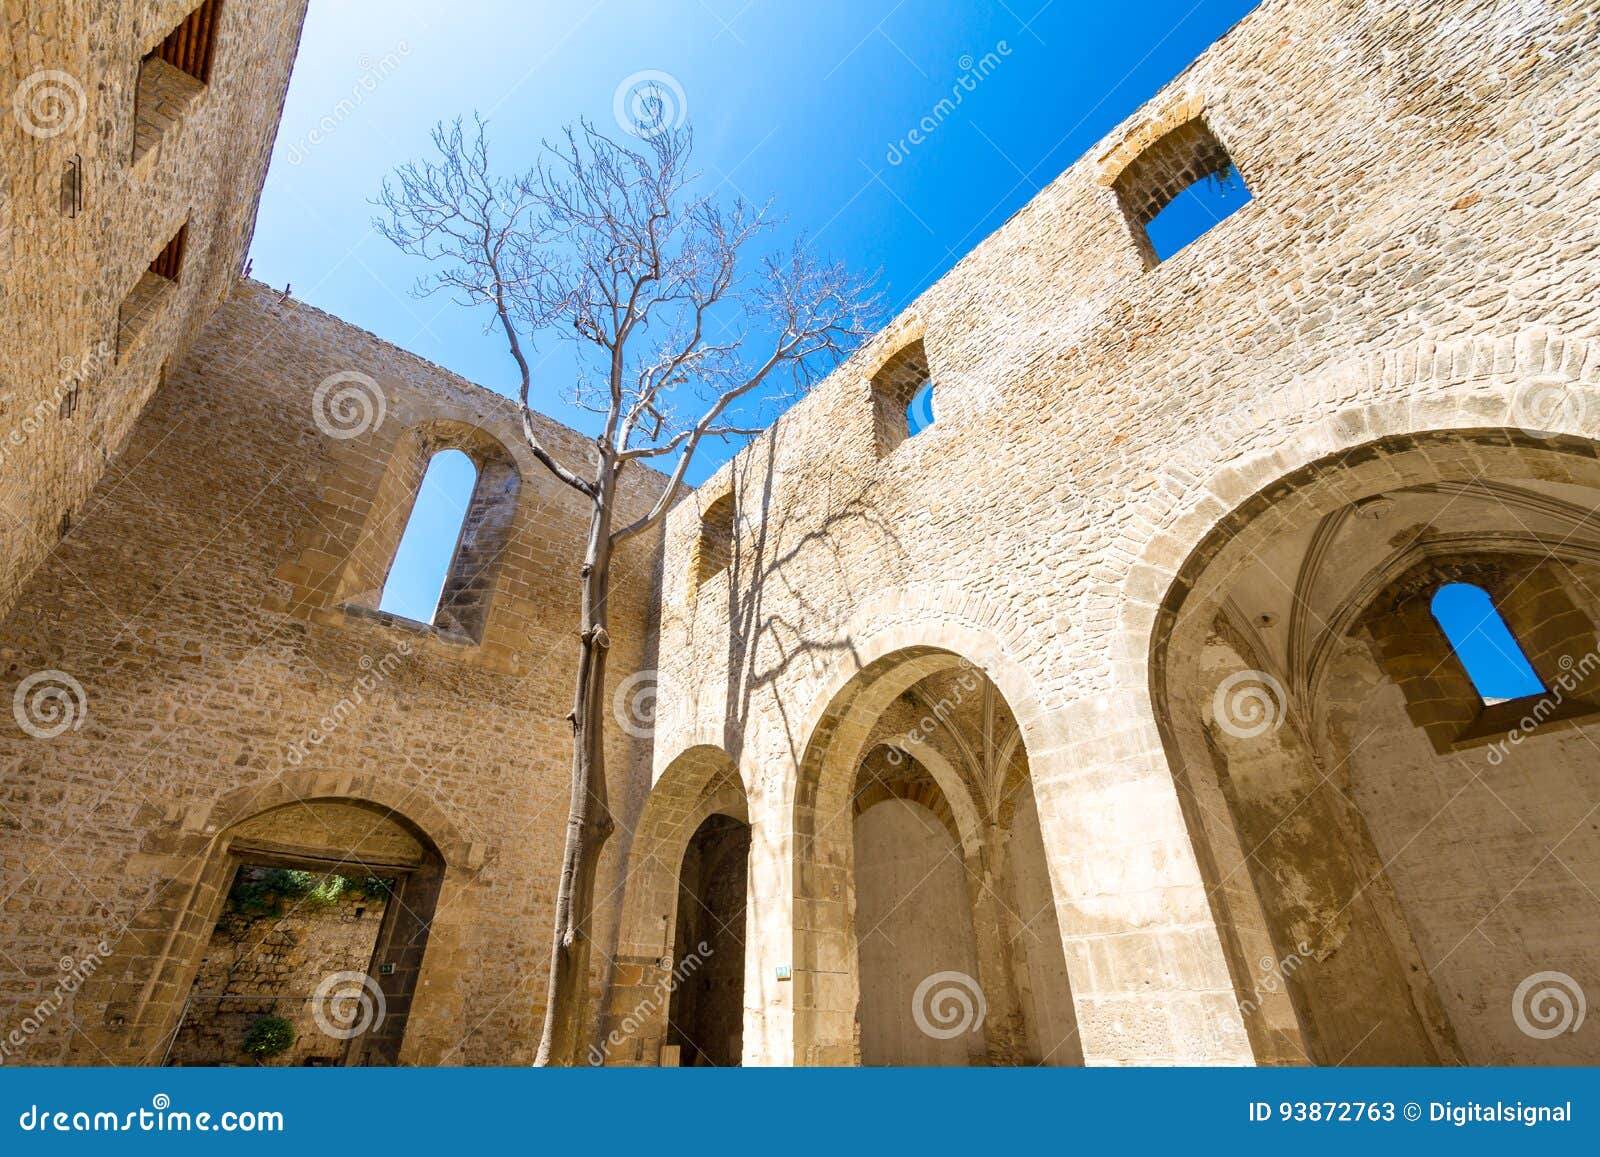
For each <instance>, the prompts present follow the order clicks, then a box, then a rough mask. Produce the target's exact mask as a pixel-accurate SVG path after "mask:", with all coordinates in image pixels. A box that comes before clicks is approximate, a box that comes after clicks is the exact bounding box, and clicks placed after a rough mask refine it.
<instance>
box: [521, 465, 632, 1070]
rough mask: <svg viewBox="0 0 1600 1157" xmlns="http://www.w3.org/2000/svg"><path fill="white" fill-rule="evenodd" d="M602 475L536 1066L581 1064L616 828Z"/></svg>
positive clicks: (606, 499)
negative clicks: (598, 920)
mask: <svg viewBox="0 0 1600 1157" xmlns="http://www.w3.org/2000/svg"><path fill="white" fill-rule="evenodd" d="M600 474H601V480H600V483H599V487H598V493H597V494H596V496H595V501H594V513H593V516H592V518H591V520H590V526H589V545H588V549H587V551H586V553H585V555H584V562H583V572H582V573H583V597H582V607H581V613H580V619H579V640H580V648H581V650H580V652H579V656H578V679H577V687H576V690H575V692H574V694H573V704H572V801H571V804H570V806H569V809H568V812H567V839H566V848H565V851H564V852H563V854H562V859H561V881H560V884H559V886H558V888H557V891H556V919H555V937H554V942H553V944H552V946H551V950H550V985H549V990H548V994H547V996H546V1004H545V1010H544V1031H543V1034H542V1035H541V1037H540V1040H539V1052H538V1055H537V1057H536V1058H535V1060H534V1064H536V1065H573V1064H576V1063H577V1060H578V1052H579V1049H580V1036H581V1034H582V1032H583V1020H584V1013H585V1010H586V1009H587V1007H588V1004H589V925H590V917H591V915H592V909H593V907H594V885H595V872H596V869H597V868H598V866H599V862H600V849H601V848H602V847H603V846H604V844H605V841H606V837H608V836H609V835H610V834H611V830H612V827H613V826H614V824H613V822H612V819H611V811H610V808H609V807H608V806H607V803H606V771H605V727H604V722H605V679H606V652H607V650H608V649H609V648H610V646H611V637H610V634H609V632H608V627H607V621H608V608H607V605H606V597H607V595H608V594H609V590H608V588H609V586H610V575H611V495H612V489H611V485H610V479H609V477H608V475H609V474H610V470H609V469H608V466H602V468H601V471H600Z"/></svg>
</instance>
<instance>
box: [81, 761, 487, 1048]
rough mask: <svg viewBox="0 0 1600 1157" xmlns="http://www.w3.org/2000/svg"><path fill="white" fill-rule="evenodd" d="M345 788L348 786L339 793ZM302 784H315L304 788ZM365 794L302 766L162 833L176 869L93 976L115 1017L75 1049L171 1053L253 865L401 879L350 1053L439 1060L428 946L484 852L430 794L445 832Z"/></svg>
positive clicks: (160, 851) (163, 855)
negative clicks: (229, 907)
mask: <svg viewBox="0 0 1600 1157" xmlns="http://www.w3.org/2000/svg"><path fill="white" fill-rule="evenodd" d="M363 782H365V781H364V780H363ZM337 788H343V789H344V790H343V791H341V792H339V794H333V793H332V792H331V791H330V789H337ZM301 790H303V791H304V792H305V793H306V794H304V795H299V794H297V793H298V792H299V791H301ZM357 790H359V785H357V784H356V783H355V782H354V780H353V779H352V778H351V777H344V778H343V779H340V778H339V777H334V776H328V775H318V774H313V773H307V772H298V773H294V774H293V775H288V776H282V777H279V778H278V779H276V780H274V781H272V782H271V783H269V784H267V785H266V786H264V787H252V788H248V789H244V788H242V789H239V790H238V791H235V792H233V793H230V794H229V795H228V796H226V797H224V798H223V799H221V800H219V801H218V802H217V803H216V804H215V805H214V806H213V807H212V808H211V809H210V812H209V814H208V815H206V816H204V817H198V816H190V817H186V819H187V820H191V821H198V822H196V823H195V824H194V826H189V825H188V824H187V823H186V824H185V826H183V827H181V828H180V829H179V830H177V831H160V832H156V833H153V834H152V836H151V837H150V839H149V840H148V841H147V849H148V850H147V854H148V855H149V856H150V857H151V858H152V860H153V861H155V862H157V863H164V864H166V865H167V866H168V870H169V872H170V875H169V876H168V877H167V880H166V882H165V884H164V885H163V886H162V887H161V889H160V891H159V894H158V897H157V899H156V901H155V902H154V903H152V904H150V905H149V906H148V907H147V908H145V909H144V910H143V911H142V912H141V914H140V918H139V921H138V923H136V924H135V925H134V926H132V927H130V928H129V929H128V930H127V931H126V932H125V933H124V935H123V937H122V939H121V940H120V941H119V942H118V944H117V945H116V946H115V947H114V949H113V951H112V953H111V957H110V961H109V963H108V965H107V966H106V967H104V968H102V969H101V970H100V971H99V972H97V973H96V975H95V977H94V978H93V980H92V981H91V982H90V984H88V985H86V986H85V988H84V997H83V999H84V1000H85V1002H86V1003H87V1004H88V1005H89V1007H100V1008H103V1009H104V1015H103V1021H102V1023H101V1024H98V1025H91V1026H85V1030H84V1032H83V1034H82V1037H81V1040H80V1042H79V1043H78V1044H77V1045H75V1049H76V1050H77V1052H75V1054H74V1059H75V1060H80V1061H82V1062H83V1063H105V1062H106V1061H107V1060H108V1059H109V1060H110V1061H111V1062H113V1063H125V1064H146V1065H148V1064H158V1063H160V1062H161V1061H162V1059H163V1058H164V1057H166V1056H167V1054H168V1051H169V1047H170V1045H171V1043H172V1039H173V1036H174V1034H175V1033H176V1031H177V1029H178V1027H179V1024H180V1021H181V1019H182V1017H183V1014H184V1011H185V1005H186V1002H187V999H188V997H189V995H190V993H191V991H192V986H193V983H194V979H195V976H196V973H197V972H198V971H199V969H200V966H201V962H202V959H203V958H204V955H205V952H206V948H207V945H208V942H209V941H210V938H211V934H212V931H213V929H214V928H215V927H216V925H217V922H218V919H219V917H220V915H221V914H222V911H223V907H224V903H225V900H226V897H227V894H228V891H229V887H230V884H231V883H232V882H233V881H234V879H235V877H236V876H237V875H238V873H239V870H240V868H241V867H242V866H244V865H252V864H260V865H272V866H280V867H288V868H295V869H300V870H306V871H312V872H340V871H346V872H349V873H351V874H361V875H371V876H377V877H382V878H384V879H387V880H390V881H392V882H393V887H394V890H393V894H392V898H391V899H390V900H389V901H388V903H387V904H386V909H387V910H386V913H385V918H384V921H383V926H382V928H381V930H380V931H379V934H378V937H377V941H376V946H375V951H374V954H373V956H372V958H371V960H370V962H369V963H370V964H371V969H372V972H371V973H370V974H369V975H368V978H367V979H366V980H364V981H361V982H360V983H359V987H360V988H361V989H363V990H364V992H363V994H362V1001H363V1008H362V1011H361V1014H360V1019H361V1023H362V1028H361V1031H360V1032H359V1033H358V1034H355V1035H352V1036H351V1037H348V1038H343V1039H344V1040H347V1041H348V1044H347V1045H345V1046H344V1047H343V1049H342V1050H341V1051H340V1055H341V1056H342V1057H343V1058H344V1062H345V1063H352V1064H365V1065H387V1064H398V1063H401V1062H402V1061H405V1062H406V1063H427V1062H428V1061H430V1060H432V1059H434V1058H432V1057H431V1056H430V1055H429V1054H428V1052H427V1051H426V1050H427V1047H428V1046H427V1045H426V1044H424V1043H423V1040H422V1039H421V1038H422V1037H423V1036H424V1035H425V1034H418V1033H411V1032H408V1028H410V1027H412V1026H413V1025H414V1024H415V1023H416V1022H418V1021H419V1020H424V1021H430V1022H431V1021H432V1019H434V1011H433V1010H432V1009H431V1008H430V1007H429V1005H428V1002H423V1001H420V1000H419V999H418V994H419V993H420V992H421V991H422V989H423V984H422V981H421V977H422V972H423V967H424V957H425V953H426V950H427V948H428V946H429V943H430V940H436V939H439V937H437V936H435V935H434V929H433V923H434V921H433V916H434V912H435V910H436V908H437V907H438V905H439V901H440V898H441V895H442V894H443V893H444V892H445V890H446V888H447V873H448V874H449V875H450V877H451V878H452V879H453V876H454V873H456V872H457V871H460V870H465V869H466V868H467V867H468V865H469V864H470V863H473V862H474V861H475V860H476V856H475V855H474V854H473V851H472V850H471V849H469V847H468V846H467V845H466V844H465V843H464V842H463V841H461V840H460V838H459V836H458V835H457V834H456V833H455V831H454V829H453V827H452V826H451V825H450V824H449V823H448V821H447V820H446V819H445V818H444V817H443V815H442V814H441V813H439V812H438V811H437V809H435V808H433V807H432V806H431V805H429V804H427V803H426V801H423V800H421V799H420V798H418V799H415V800H412V802H413V803H414V804H415V805H416V806H415V808H414V809H413V810H417V811H420V812H421V813H422V814H424V815H426V816H427V817H428V819H429V820H430V821H431V822H432V825H433V830H434V831H437V832H439V833H441V835H442V837H443V839H442V842H441V841H438V840H435V839H434V838H433V836H432V835H431V834H430V833H429V832H428V831H425V830H424V829H423V828H422V827H421V826H420V825H419V824H417V823H416V822H414V820H413V819H411V818H410V817H409V816H408V815H406V814H404V813H402V812H400V811H399V810H397V809H396V808H395V807H394V806H392V804H391V803H390V802H380V801H379V799H375V798H372V797H368V796H364V795H357V794H354V792H355V791H357ZM375 794H376V795H377V796H378V797H380V798H383V799H387V796H388V795H389V794H390V793H389V792H388V791H386V790H385V789H383V788H382V787H381V786H380V787H378V789H377V790H376V792H375ZM407 798H410V797H407ZM395 802H399V801H395ZM445 938H446V939H448V938H449V937H448V935H446V937H445ZM363 968H365V965H363ZM343 991H344V989H341V992H343ZM298 995H309V994H298ZM439 995H440V996H441V997H443V996H445V995H446V994H445V993H443V992H441V993H439Z"/></svg>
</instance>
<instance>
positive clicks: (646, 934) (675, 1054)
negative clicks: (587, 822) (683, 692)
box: [588, 744, 750, 1065]
mask: <svg viewBox="0 0 1600 1157" xmlns="http://www.w3.org/2000/svg"><path fill="white" fill-rule="evenodd" d="M717 821H725V822H717ZM749 823H750V814H749V807H748V805H747V804H746V801H745V791H744V783H743V781H742V780H741V779H740V777H739V771H738V768H737V767H736V766H735V765H734V762H733V760H732V758H731V757H730V756H729V755H728V754H727V752H725V751H723V750H722V749H721V748H718V747H713V746H711V745H709V744H702V745H698V746H695V747H691V748H689V749H687V750H686V751H684V752H682V753H680V754H679V755H678V756H677V757H676V758H674V759H673V760H672V762H671V763H670V764H668V765H667V768H666V770H665V771H663V772H662V773H661V776H660V778H659V779H657V781H656V784H655V786H654V787H653V788H652V789H651V791H650V795H649V796H648V797H647V798H646V800H645V803H644V807H643V808H642V809H641V811H640V815H639V822H638V825H637V827H636V828H635V830H634V838H633V844H632V847H631V848H630V850H629V853H628V863H627V873H626V884H625V889H624V894H623V908H622V920H621V928H620V933H619V936H618V943H617V955H616V960H615V967H614V969H613V971H612V983H611V989H610V992H609V995H608V999H607V1003H606V1015H605V1017H604V1018H603V1020H602V1022H601V1024H600V1027H599V1032H598V1034H597V1040H596V1041H595V1042H594V1044H593V1045H592V1046H591V1048H590V1050H589V1055H588V1060H589V1063H590V1064H595V1065H601V1064H604V1065H657V1064H661V1063H662V1062H663V1060H666V1061H668V1062H672V1061H674V1060H677V1061H678V1062H683V1063H691V1064H692V1063H695V1062H696V1061H699V1062H701V1063H708V1064H737V1063H739V1062H740V1060H741V1059H742V1058H741V1057H740V1056H737V1055H735V1050H734V1047H733V1046H734V1038H735V1037H737V1039H738V1042H739V1047H740V1049H741V1050H742V1047H743V1041H744V1038H745V1034H744V1031H743V1021H744V1019H745V1015H744V1007H745V1005H746V1000H745V984H744V981H745V979H746V976H747V972H748V968H747V965H746V962H745V959H744V956H745V953H744V944H745V936H744V923H743V921H744V912H745V911H746V910H747V909H748V904H749V888H750V883H749V879H748V872H747V870H745V867H744V864H743V863H741V864H739V865H738V868H739V879H740V883H739V886H738V887H737V888H736V889H734V890H732V891H730V890H729V888H728V883H729V881H728V877H727V872H726V870H725V871H724V872H723V873H722V875H720V876H718V875H715V872H716V868H717V867H718V865H721V866H722V867H723V868H724V869H727V868H729V867H730V866H731V865H730V864H729V862H728V858H729V856H732V857H734V858H735V859H739V858H741V857H742V858H743V859H744V860H745V861H747V860H748V856H749V850H750V826H749ZM708 858H709V859H710V860H712V861H714V862H712V863H709V864H708V863H707V862H706V861H707V859H708ZM708 868H709V869H710V870H711V873H712V874H710V875H708V874H707V869H708ZM686 892H687V893H688V894H687V895H686V894H685V893H686ZM686 903H687V904H692V905H694V908H695V911H694V912H693V913H690V912H687V911H682V909H683V907H684V905H685V904H686ZM736 909H737V912H736V911H735V910H736ZM702 943H705V944H706V948H705V949H704V950H701V949H700V947H699V946H700V945H701V944H702ZM735 955H736V956H737V963H735V962H734V960H733V959H732V957H733V956H735ZM732 1002H737V1009H738V1011H737V1013H735V1011H734V1010H733V1007H732ZM673 1013H678V1014H680V1015H681V1017H682V1021H683V1023H682V1024H678V1025H676V1026H674V1024H672V1023H669V1014H673ZM733 1020H738V1021H739V1022H740V1024H739V1028H738V1030H737V1031H736V1030H735V1029H734V1028H733V1026H732V1023H731V1022H732V1021H733ZM713 1037H714V1039H713ZM664 1049H670V1050H672V1051H669V1052H664V1051H663V1050H664ZM686 1054H687V1055H686Z"/></svg>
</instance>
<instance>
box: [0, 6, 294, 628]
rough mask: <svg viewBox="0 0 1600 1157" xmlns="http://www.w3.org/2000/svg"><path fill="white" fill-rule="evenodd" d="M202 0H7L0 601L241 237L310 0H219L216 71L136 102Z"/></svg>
mask: <svg viewBox="0 0 1600 1157" xmlns="http://www.w3.org/2000/svg"><path fill="white" fill-rule="evenodd" d="M197 3H198V0H153V2H152V0H138V2H135V0H118V2H112V0H88V2H85V0H71V2H65V0H63V2H60V3H50V4H39V3H32V2H30V0H7V3H6V4H5V7H4V10H5V22H6V25H7V28H6V35H7V37H8V39H9V43H10V52H9V53H8V54H7V61H8V71H7V74H6V76H5V91H6V93H7V94H11V95H14V96H15V97H16V100H15V101H14V102H13V101H12V100H10V99H8V100H7V103H6V107H5V114H6V115H4V116H3V117H0V149H3V151H4V155H5V158H6V163H5V165H4V167H3V168H0V325H3V327H4V330H5V334H6V338H5V341H4V342H3V343H0V614H4V613H5V612H6V611H8V610H10V608H11V607H12V605H13V603H14V601H15V599H16V596H17V593H18V590H19V589H20V585H21V583H22V581H23V580H24V579H25V578H26V577H27V576H28V574H29V573H30V572H31V571H32V570H33V568H34V567H35V566H37V565H38V564H39V562H40V560H41V559H43V558H44V557H45V556H46V555H47V554H49V553H50V552H51V551H52V550H53V549H54V548H55V546H56V543H57V541H58V540H59V539H60V538H61V537H62V535H63V534H65V533H67V532H68V528H69V526H70V523H71V522H73V521H77V520H79V519H81V518H82V517H83V515H84V513H85V504H86V502H87V500H88V498H89V494H90V491H91V490H92V489H93V488H94V486H95V484H96V482H97V481H98V480H99V478H100V476H101V474H102V473H103V471H104V470H105V469H106V466H107V463H108V462H109V461H110V460H111V459H112V458H114V457H115V456H117V455H118V454H119V453H120V452H121V450H122V448H123V446H124V444H125V442H126V440H127V437H128V434H129V432H130V431H131V430H132V429H133V424H134V421H135V420H136V419H137V418H138V416H139V413H140V411H141V410H142V409H143V407H144V405H145V403H146V402H147V401H148V400H149V398H150V396H151V394H152V393H153V392H154V391H155V389H156V387H157V385H158V383H159V382H160V380H161V377H162V373H163V371H164V367H167V366H170V365H171V364H172V363H173V362H174V361H176V360H177V358H178V357H180V356H181V355H182V351H183V350H184V349H185V348H186V347H187V346H188V345H189V344H190V343H191V342H192V341H193V339H194V337H195V335H196V334H197V333H198V332H199V329H200V327H201V326H202V325H203V324H204V322H205V320H206V318H207V317H208V316H209V314H210V312H211V310H212V309H213V308H214V306H215V305H216V302H217V301H218V299H219V298H220V297H222V295H223V294H225V293H226V292H227V291H228V290H229V288H230V287H231V286H232V285H233V283H234V279H235V277H236V276H237V274H238V271H239V266H240V264H241V262H242V261H243V260H244V254H245V252H246V250H247V248H248V246H249V241H250V234H251V231H252V229H253V228H254V225H255V210H256V204H257V200H258V198H259V196H260V191H261V182H262V180H263V178H264V177H265V175H266V167H267V157H268V154H269V153H270V151H271V146H272V139H273V134H274V133H275V132H276V130H277V124H278V115H279V111H280V109H281V107H282V103H283V95H284V92H285V89H286V87H287V85H288V80H289V68H290V65H291V63H292V61H293V59H294V53H295V47H296V45H297V44H298V43H299V39H300V26H301V22H302V20H303V19H304V15H305V0H272V2H263V3H249V4H231V3H230V4H223V5H222V6H221V16H220V20H219V21H218V23H217V25H216V28H215V31H214V38H215V44H214V48H213V50H212V68H211V71H210V79H209V82H208V83H206V84H203V85H202V84H200V83H199V82H198V81H191V82H190V83H191V85H192V91H190V92H187V93H186V99H184V100H182V101H176V102H175V101H168V102H166V104H165V105H161V104H159V102H156V101H153V100H152V99H149V98H150V97H152V95H154V94H152V93H151V92H149V91H147V92H146V93H145V96H146V98H147V99H145V101H144V102H143V104H142V106H141V108H140V109H139V110H136V108H135V103H136V102H135V95H136V90H137V89H138V88H139V83H138V82H139V75H140V61H141V58H142V57H144V55H145V54H146V53H147V52H149V51H150V50H151V49H152V48H154V47H155V46H156V45H158V44H159V43H160V42H161V40H162V39H163V38H164V37H165V36H166V35H167V33H168V32H170V31H171V30H172V29H173V28H174V27H175V26H176V25H177V24H178V23H179V21H180V20H182V19H183V18H184V16H185V15H187V14H188V12H189V11H190V10H191V9H193V8H194V7H195V6H196V4H197ZM156 64H157V65H161V66H162V67H165V66H164V65H163V62H161V61H157V62H156ZM167 71H169V72H173V73H176V71H177V70H175V69H168V70H167ZM180 75H181V74H180ZM183 79H185V80H188V79H189V78H187V77H184V78H183ZM147 87H148V86H147ZM163 110H164V115H163V117H162V118H161V120H160V123H159V124H157V123H155V122H154V121H153V120H152V114H153V113H154V112H157V111H163ZM140 124H144V125H145V126H146V132H145V134H144V139H143V143H144V144H145V147H144V148H143V149H141V150H139V151H138V156H137V158H136V157H135V152H136V150H135V135H136V128H137V126H139V125H140ZM185 223H187V229H186V232H185V244H184V257H183V263H182V268H181V270H180V272H179V274H178V277H177V281H176V284H175V285H169V287H168V288H169V290H170V292H167V293H165V294H162V295H161V296H160V300H159V301H149V302H146V303H145V304H147V305H149V306H151V307H152V308H151V309H150V311H149V314H148V316H146V317H143V318H141V319H140V321H141V322H142V324H141V325H138V326H135V327H133V329H130V330H129V331H128V332H127V333H122V332H120V331H121V330H122V320H123V318H124V317H125V316H126V311H125V310H124V308H123V305H124V301H125V299H127V298H128V297H129V296H130V294H133V293H134V291H135V286H136V285H138V284H139V283H140V280H141V277H142V276H143V275H145V273H146V271H147V269H148V268H149V266H150V264H151V262H152V261H153V260H154V259H155V257H156V255H157V254H158V253H159V252H161V250H162V248H163V247H164V246H165V245H166V244H167V242H168V241H169V240H171V238H172V237H173V235H174V234H176V233H177V232H178V230H179V229H180V227H182V226H184V225H185ZM134 329H136V330H137V336H135V335H134Z"/></svg>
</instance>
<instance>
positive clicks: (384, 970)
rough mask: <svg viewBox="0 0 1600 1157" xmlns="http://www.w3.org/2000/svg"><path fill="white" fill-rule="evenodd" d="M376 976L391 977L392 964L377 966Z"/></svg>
mask: <svg viewBox="0 0 1600 1157" xmlns="http://www.w3.org/2000/svg"><path fill="white" fill-rule="evenodd" d="M378 975H379V976H393V975H394V965H393V964H380V965H378Z"/></svg>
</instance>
